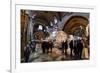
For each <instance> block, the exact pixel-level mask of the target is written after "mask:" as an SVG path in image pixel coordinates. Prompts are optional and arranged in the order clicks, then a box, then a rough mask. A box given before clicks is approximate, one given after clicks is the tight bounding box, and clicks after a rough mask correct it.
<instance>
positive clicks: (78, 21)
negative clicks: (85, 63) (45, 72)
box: [20, 9, 90, 63]
mask: <svg viewBox="0 0 100 73" xmlns="http://www.w3.org/2000/svg"><path fill="white" fill-rule="evenodd" d="M20 20H21V22H20V26H21V32H20V33H21V37H20V38H21V47H20V50H21V56H20V57H21V63H27V62H52V61H75V60H89V59H90V43H89V42H90V40H89V38H90V31H89V27H90V24H89V13H83V12H55V11H35V10H23V9H22V10H20Z"/></svg>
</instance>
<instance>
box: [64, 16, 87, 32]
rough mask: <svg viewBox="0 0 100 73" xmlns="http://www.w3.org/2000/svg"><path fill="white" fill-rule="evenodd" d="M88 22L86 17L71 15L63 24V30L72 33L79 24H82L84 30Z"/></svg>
mask: <svg viewBox="0 0 100 73" xmlns="http://www.w3.org/2000/svg"><path fill="white" fill-rule="evenodd" d="M88 24H89V20H88V19H87V18H85V17H83V16H72V17H70V18H69V19H68V21H67V22H66V23H65V24H64V27H63V31H65V32H66V33H68V34H73V32H74V31H75V29H77V28H79V26H82V27H83V30H85V28H86V26H87V25H88Z"/></svg>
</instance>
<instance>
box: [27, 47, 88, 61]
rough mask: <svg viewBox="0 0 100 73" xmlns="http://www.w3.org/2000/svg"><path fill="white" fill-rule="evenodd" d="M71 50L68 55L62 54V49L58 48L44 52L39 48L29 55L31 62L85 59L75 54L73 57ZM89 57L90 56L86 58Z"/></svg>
mask: <svg viewBox="0 0 100 73" xmlns="http://www.w3.org/2000/svg"><path fill="white" fill-rule="evenodd" d="M69 51H70V50H67V53H68V54H67V55H64V54H62V52H61V50H59V49H57V48H53V49H52V53H48V54H47V53H45V54H43V53H42V50H41V49H38V50H37V51H36V52H32V53H31V54H30V57H29V62H50V61H69V60H83V59H76V58H75V56H74V54H73V56H72V57H71V56H70V53H69ZM86 59H89V58H86Z"/></svg>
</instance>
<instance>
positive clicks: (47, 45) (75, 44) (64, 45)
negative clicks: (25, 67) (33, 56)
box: [24, 39, 84, 62]
mask: <svg viewBox="0 0 100 73" xmlns="http://www.w3.org/2000/svg"><path fill="white" fill-rule="evenodd" d="M36 44H37V43H36V42H34V41H31V42H30V43H28V44H27V46H25V49H24V58H25V62H28V59H29V56H30V53H31V52H36ZM40 44H41V50H42V53H43V54H45V53H46V54H48V53H52V49H53V48H54V47H55V46H54V41H52V40H49V41H42V42H40ZM68 48H70V57H73V56H74V57H75V59H82V57H81V56H82V50H83V48H84V43H83V40H82V39H77V40H70V42H68V40H66V41H62V42H61V47H58V49H59V50H61V52H62V55H66V56H67V55H68V54H67V53H68V52H67V50H68ZM73 53H74V55H73Z"/></svg>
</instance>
